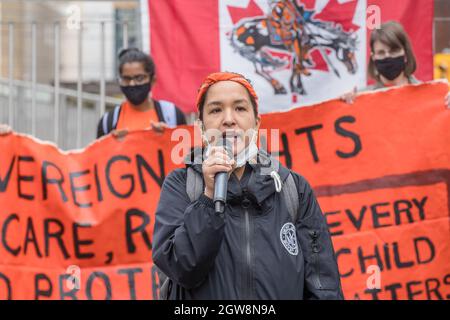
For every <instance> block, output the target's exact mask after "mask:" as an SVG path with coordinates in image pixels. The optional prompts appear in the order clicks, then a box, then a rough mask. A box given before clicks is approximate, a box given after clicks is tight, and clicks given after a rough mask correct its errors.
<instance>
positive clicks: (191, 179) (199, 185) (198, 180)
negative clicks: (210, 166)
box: [186, 167, 203, 202]
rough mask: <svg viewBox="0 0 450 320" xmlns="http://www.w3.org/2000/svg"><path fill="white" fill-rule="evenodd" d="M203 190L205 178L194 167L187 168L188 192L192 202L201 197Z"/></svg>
mask: <svg viewBox="0 0 450 320" xmlns="http://www.w3.org/2000/svg"><path fill="white" fill-rule="evenodd" d="M202 192H203V179H202V177H201V176H200V175H199V174H198V173H197V172H195V170H194V169H193V168H192V167H188V168H187V173H186V193H187V194H188V196H189V199H190V200H191V202H194V201H195V200H197V199H198V198H200V196H201V194H202Z"/></svg>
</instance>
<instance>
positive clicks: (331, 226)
mask: <svg viewBox="0 0 450 320" xmlns="http://www.w3.org/2000/svg"><path fill="white" fill-rule="evenodd" d="M339 213H341V212H340V211H330V212H325V213H324V214H323V215H324V216H325V220H326V221H327V226H328V230H329V231H330V235H331V236H332V237H333V236H339V235H342V234H344V231H342V230H339V231H337V230H336V231H335V230H334V228H338V227H339V226H341V222H340V221H335V222H333V223H330V222H329V221H328V220H329V216H332V215H335V214H339ZM332 229H333V230H332Z"/></svg>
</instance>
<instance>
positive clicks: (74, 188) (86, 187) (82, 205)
mask: <svg viewBox="0 0 450 320" xmlns="http://www.w3.org/2000/svg"><path fill="white" fill-rule="evenodd" d="M89 172H90V170H84V171H79V172H71V173H70V174H69V180H70V191H71V192H72V198H73V202H74V203H75V205H76V206H77V207H79V208H89V207H92V202H88V203H80V202H78V199H77V191H87V190H90V189H91V185H89V184H88V185H84V186H78V187H77V186H75V179H76V178H78V177H82V176H84V175H86V174H89Z"/></svg>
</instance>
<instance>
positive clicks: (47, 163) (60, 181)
mask: <svg viewBox="0 0 450 320" xmlns="http://www.w3.org/2000/svg"><path fill="white" fill-rule="evenodd" d="M49 167H52V168H54V169H56V171H57V172H58V173H59V179H57V178H52V179H50V178H48V168H49ZM41 175H42V195H43V200H47V198H48V185H49V184H56V185H57V186H58V190H59V193H60V195H61V199H62V200H63V201H64V202H67V196H66V194H65V193H64V189H63V187H62V185H63V183H64V176H63V173H62V171H61V169H60V168H59V167H58V166H57V165H56V164H54V163H52V162H50V161H45V160H44V161H43V162H42V168H41Z"/></svg>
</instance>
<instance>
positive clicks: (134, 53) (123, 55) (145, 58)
mask: <svg viewBox="0 0 450 320" xmlns="http://www.w3.org/2000/svg"><path fill="white" fill-rule="evenodd" d="M118 58H119V74H122V68H123V65H124V64H125V63H132V62H140V63H142V65H143V66H144V69H145V71H146V72H148V74H150V77H151V78H152V77H153V76H154V75H155V71H156V70H155V62H153V59H152V57H151V56H149V55H148V54H146V53H145V52H142V51H141V50H139V49H138V48H127V49H122V50H121V51H120V52H119V56H118Z"/></svg>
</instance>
